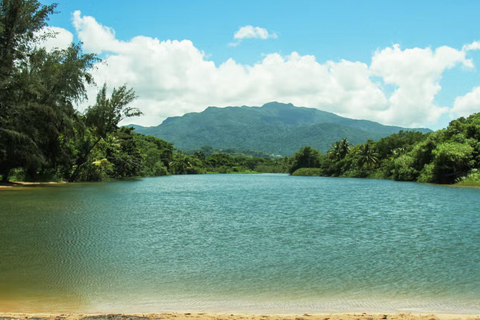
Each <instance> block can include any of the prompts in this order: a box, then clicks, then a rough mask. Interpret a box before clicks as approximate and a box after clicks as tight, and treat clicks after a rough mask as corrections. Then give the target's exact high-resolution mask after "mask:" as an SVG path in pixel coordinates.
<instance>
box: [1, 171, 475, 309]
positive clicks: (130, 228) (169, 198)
mask: <svg viewBox="0 0 480 320" xmlns="http://www.w3.org/2000/svg"><path fill="white" fill-rule="evenodd" d="M479 205H480V189H468V188H450V187H441V186H432V185H423V184H414V183H400V182H392V181H380V180H361V179H339V178H310V177H290V176H287V175H273V174H272V175H198V176H169V177H159V178H147V179H143V180H138V181H122V182H111V183H95V184H71V185H59V186H49V187H35V188H25V189H16V190H7V191H1V192H0V311H59V312H62V311H71V312H72V311H73V312H75V311H77V312H133V311H137V312H153V311H171V310H173V311H220V312H222V311H227V312H235V311H236V312H265V313H267V312H280V313H285V312H302V313H304V312H322V311H326V312H328V311H356V310H364V311H385V312H386V311H407V312H408V311H431V312H450V313H451V312H453V313H455V312H461V313H478V312H480V206H479Z"/></svg>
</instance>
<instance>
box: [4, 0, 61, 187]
mask: <svg viewBox="0 0 480 320" xmlns="http://www.w3.org/2000/svg"><path fill="white" fill-rule="evenodd" d="M55 7H56V4H52V5H50V6H44V5H41V4H40V3H39V2H38V1H36V0H1V1H0V174H2V179H3V180H4V181H8V177H9V173H10V170H11V169H13V168H15V167H19V166H23V167H25V166H28V165H29V164H38V163H40V162H41V161H42V160H43V154H42V152H41V150H39V148H38V146H37V144H36V142H35V141H34V140H33V139H32V136H31V135H29V134H28V133H27V132H25V131H24V130H23V129H24V127H23V126H22V124H21V123H19V121H18V117H19V115H21V114H24V110H22V109H23V108H25V107H27V106H31V105H32V103H31V102H30V101H25V100H24V91H25V90H24V89H25V88H24V87H22V80H21V75H20V68H19V66H21V65H22V64H25V62H26V61H27V58H28V57H29V56H30V55H31V53H32V52H33V51H34V44H35V42H36V41H37V40H38V38H37V35H36V32H37V31H39V30H40V29H41V28H43V27H44V26H46V21H47V20H48V16H49V15H50V14H52V13H53V12H54V9H55Z"/></svg>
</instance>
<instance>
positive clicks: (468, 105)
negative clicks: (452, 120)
mask: <svg viewBox="0 0 480 320" xmlns="http://www.w3.org/2000/svg"><path fill="white" fill-rule="evenodd" d="M452 112H453V113H455V114H456V115H457V116H464V117H466V116H468V115H470V114H472V113H475V112H480V87H476V88H473V90H472V91H471V92H469V93H467V94H466V95H464V96H461V97H457V98H456V99H455V102H454V103H453V109H452Z"/></svg>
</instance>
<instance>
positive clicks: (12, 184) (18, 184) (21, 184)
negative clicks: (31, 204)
mask: <svg viewBox="0 0 480 320" xmlns="http://www.w3.org/2000/svg"><path fill="white" fill-rule="evenodd" d="M67 183H69V182H65V181H60V182H56V181H48V182H25V181H10V182H0V189H12V188H22V187H39V186H48V185H56V184H67Z"/></svg>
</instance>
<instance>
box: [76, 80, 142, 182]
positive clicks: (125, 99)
mask: <svg viewBox="0 0 480 320" xmlns="http://www.w3.org/2000/svg"><path fill="white" fill-rule="evenodd" d="M135 99H136V96H135V92H134V91H133V89H127V86H126V85H123V86H121V87H120V88H118V89H115V88H114V89H113V92H112V94H111V96H110V98H107V85H106V84H104V85H103V87H102V89H100V91H99V92H98V94H97V101H96V103H95V105H93V106H91V107H89V108H88V109H87V111H86V113H85V117H84V119H85V124H86V126H87V128H88V131H89V133H90V135H86V137H85V139H84V140H83V141H81V143H82V144H83V151H82V152H81V153H80V154H79V156H78V158H77V160H76V162H75V166H74V167H75V169H74V171H73V173H72V175H71V176H70V178H69V181H76V180H77V178H78V175H79V173H80V169H81V168H82V166H83V165H84V164H85V163H86V162H87V160H88V157H89V155H90V153H91V152H92V150H93V149H94V148H95V146H96V145H97V144H98V143H99V142H100V141H101V140H103V139H106V138H107V135H108V134H111V133H114V132H116V131H117V130H118V128H119V127H118V124H119V123H120V121H122V120H123V119H125V118H129V117H135V116H139V115H141V114H142V113H141V112H140V110H139V109H137V108H134V107H130V106H129V104H130V103H131V102H132V101H134V100H135Z"/></svg>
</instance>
